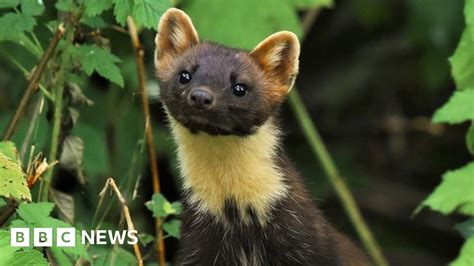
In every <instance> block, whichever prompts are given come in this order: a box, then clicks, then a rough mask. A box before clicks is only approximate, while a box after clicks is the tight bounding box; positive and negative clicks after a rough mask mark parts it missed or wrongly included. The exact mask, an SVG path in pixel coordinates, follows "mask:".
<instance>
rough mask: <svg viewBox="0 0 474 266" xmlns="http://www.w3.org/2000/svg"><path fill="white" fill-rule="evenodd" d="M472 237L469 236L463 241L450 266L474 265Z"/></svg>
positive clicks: (473, 241) (473, 239)
mask: <svg viewBox="0 0 474 266" xmlns="http://www.w3.org/2000/svg"><path fill="white" fill-rule="evenodd" d="M473 254H474V237H470V238H468V239H467V240H466V242H464V245H463V246H462V248H461V252H460V253H459V256H458V257H457V258H456V260H455V261H453V262H451V264H450V265H451V266H472V265H474V256H473Z"/></svg>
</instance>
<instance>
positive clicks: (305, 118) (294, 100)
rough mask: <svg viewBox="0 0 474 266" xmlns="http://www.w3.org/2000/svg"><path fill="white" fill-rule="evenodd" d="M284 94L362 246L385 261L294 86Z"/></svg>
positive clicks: (377, 261)
mask: <svg viewBox="0 0 474 266" xmlns="http://www.w3.org/2000/svg"><path fill="white" fill-rule="evenodd" d="M288 98H289V104H290V107H291V109H292V110H293V112H294V114H295V117H296V118H297V120H298V123H299V125H300V127H301V128H302V129H303V132H304V135H305V136H306V139H307V140H308V142H309V144H310V146H311V149H312V151H313V153H314V155H315V156H316V158H317V159H318V160H319V162H320V163H321V165H322V166H323V169H324V172H325V173H326V175H327V177H328V179H329V181H330V183H331V185H332V186H333V188H334V190H335V191H336V194H337V196H338V198H339V201H340V202H341V203H342V206H343V208H344V210H345V212H346V214H347V215H348V216H349V219H350V220H351V223H352V225H353V226H354V228H355V230H356V231H357V234H358V235H359V237H360V239H361V241H362V243H363V244H364V247H365V248H366V250H367V252H368V253H369V255H370V256H371V257H372V259H373V261H374V263H375V264H376V265H380V266H382V265H388V263H387V261H386V259H385V258H384V256H383V254H382V251H381V248H380V246H379V245H378V244H377V242H376V241H375V238H374V236H373V234H372V232H371V231H370V229H369V227H368V226H367V224H366V223H365V221H364V218H363V217H362V215H361V213H360V210H359V208H358V207H357V204H356V202H355V199H354V196H353V195H352V193H351V191H350V189H349V187H348V186H347V184H346V182H345V180H344V179H343V177H342V176H341V175H340V174H339V171H338V169H337V167H336V164H335V163H334V161H333V159H332V158H331V155H330V154H329V152H328V150H327V148H326V145H325V144H324V142H323V140H322V139H321V136H320V135H319V133H318V130H317V129H316V126H315V124H314V123H313V121H312V120H311V117H310V116H309V114H308V111H307V110H306V107H305V105H304V104H303V102H302V101H301V97H300V95H299V94H298V90H297V89H296V87H295V88H293V90H292V91H291V92H290V95H289V97H288Z"/></svg>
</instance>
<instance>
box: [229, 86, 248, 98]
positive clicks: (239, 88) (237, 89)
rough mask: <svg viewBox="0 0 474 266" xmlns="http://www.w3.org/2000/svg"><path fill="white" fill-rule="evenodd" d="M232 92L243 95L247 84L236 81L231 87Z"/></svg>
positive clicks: (239, 95)
mask: <svg viewBox="0 0 474 266" xmlns="http://www.w3.org/2000/svg"><path fill="white" fill-rule="evenodd" d="M232 92H233V93H234V95H235V96H237V97H244V96H245V95H246V94H247V86H245V85H244V84H241V83H238V84H235V85H234V87H232Z"/></svg>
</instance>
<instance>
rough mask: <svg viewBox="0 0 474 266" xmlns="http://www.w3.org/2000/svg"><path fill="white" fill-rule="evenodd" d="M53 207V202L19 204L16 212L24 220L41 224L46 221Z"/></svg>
mask: <svg viewBox="0 0 474 266" xmlns="http://www.w3.org/2000/svg"><path fill="white" fill-rule="evenodd" d="M53 208H54V204H53V203H50V202H37V203H30V204H21V205H20V206H19V207H18V210H17V213H18V215H19V216H20V217H21V218H22V219H23V220H25V221H26V222H28V223H32V224H37V225H41V224H44V223H46V222H47V221H48V219H49V215H50V214H51V212H52V211H53Z"/></svg>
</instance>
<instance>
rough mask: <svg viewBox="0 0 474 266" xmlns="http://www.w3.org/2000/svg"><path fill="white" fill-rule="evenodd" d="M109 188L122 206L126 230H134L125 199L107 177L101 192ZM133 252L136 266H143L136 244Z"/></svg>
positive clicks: (112, 181)
mask: <svg viewBox="0 0 474 266" xmlns="http://www.w3.org/2000/svg"><path fill="white" fill-rule="evenodd" d="M109 186H110V187H111V188H112V190H113V191H114V192H115V194H116V195H117V199H118V200H119V203H120V205H121V206H122V213H123V216H124V217H125V221H126V222H127V228H128V230H130V231H131V230H135V226H134V225H133V221H132V217H131V216H130V210H129V209H128V206H127V202H126V200H125V198H124V197H123V196H122V193H120V190H119V188H118V187H117V184H115V181H114V179H113V178H111V177H109V178H108V179H107V184H106V185H105V188H104V190H103V191H102V192H105V190H107V188H108V187H109ZM102 192H101V193H102ZM133 251H134V252H135V256H136V257H137V263H138V265H139V266H143V258H142V253H141V251H140V247H139V246H138V243H136V244H133Z"/></svg>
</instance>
